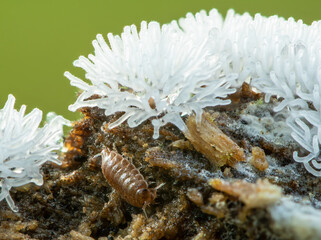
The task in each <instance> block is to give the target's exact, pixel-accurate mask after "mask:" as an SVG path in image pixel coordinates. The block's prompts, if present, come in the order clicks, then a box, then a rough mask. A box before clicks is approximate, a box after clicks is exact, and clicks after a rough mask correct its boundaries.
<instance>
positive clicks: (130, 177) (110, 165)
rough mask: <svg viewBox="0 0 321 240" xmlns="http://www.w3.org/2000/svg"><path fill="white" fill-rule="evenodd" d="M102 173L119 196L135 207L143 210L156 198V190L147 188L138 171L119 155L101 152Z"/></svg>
mask: <svg viewBox="0 0 321 240" xmlns="http://www.w3.org/2000/svg"><path fill="white" fill-rule="evenodd" d="M101 156H102V164H101V168H102V172H103V174H104V176H105V178H106V180H107V182H108V183H109V184H110V186H111V187H113V188H114V189H115V190H116V192H118V193H119V195H120V196H121V197H122V198H123V199H124V200H126V201H127V202H128V203H130V204H131V205H133V206H135V207H140V208H143V209H144V208H145V207H146V206H147V205H149V204H150V203H152V202H153V200H154V199H155V198H156V188H149V187H148V184H147V182H146V181H145V179H144V177H143V175H142V174H141V173H140V172H139V170H138V169H137V168H136V167H135V166H134V165H133V164H132V163H131V162H130V161H129V160H128V159H126V158H124V157H123V156H122V155H121V154H119V153H117V152H115V151H110V150H109V149H106V150H103V151H102V153H101Z"/></svg>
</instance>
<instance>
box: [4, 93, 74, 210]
mask: <svg viewBox="0 0 321 240" xmlns="http://www.w3.org/2000/svg"><path fill="white" fill-rule="evenodd" d="M14 103H15V98H14V97H13V96H12V95H9V96H8V101H7V102H6V104H5V106H4V108H3V109H0V187H1V193H0V201H2V200H3V199H5V200H6V201H7V203H8V205H9V207H10V208H11V209H12V210H13V211H15V212H17V211H18V208H17V207H16V206H15V204H14V202H13V200H12V198H11V196H10V193H9V191H10V189H11V188H12V187H19V186H22V185H25V184H27V183H31V182H33V183H35V184H37V185H42V184H43V177H42V175H41V174H40V172H39V170H40V167H41V166H42V165H43V164H44V163H45V162H47V161H50V162H54V163H56V164H61V162H60V160H58V158H57V154H56V152H55V151H56V150H59V149H61V147H62V141H61V137H62V135H63V129H62V126H63V125H68V124H69V121H67V120H66V119H64V118H63V117H61V116H55V117H53V118H52V119H51V120H50V121H49V122H48V123H47V124H46V125H45V126H44V127H42V128H38V127H39V124H40V122H41V120H42V111H40V110H39V109H37V108H35V109H33V110H32V111H31V112H30V113H29V114H27V115H24V114H25V110H26V106H25V105H22V106H21V108H20V110H19V111H17V110H16V109H14Z"/></svg>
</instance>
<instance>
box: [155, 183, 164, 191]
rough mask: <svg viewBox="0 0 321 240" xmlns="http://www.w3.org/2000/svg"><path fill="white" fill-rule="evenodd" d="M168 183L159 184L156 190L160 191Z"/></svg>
mask: <svg viewBox="0 0 321 240" xmlns="http://www.w3.org/2000/svg"><path fill="white" fill-rule="evenodd" d="M165 184H166V183H161V184H159V185H158V186H157V187H155V188H154V189H155V190H157V189H160V188H161V187H162V186H164V185H165Z"/></svg>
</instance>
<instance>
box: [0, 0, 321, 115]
mask: <svg viewBox="0 0 321 240" xmlns="http://www.w3.org/2000/svg"><path fill="white" fill-rule="evenodd" d="M212 8H217V9H218V10H219V11H220V12H221V13H222V14H223V15H225V14H226V11H227V10H228V9H229V8H234V9H235V11H236V12H238V13H244V12H249V13H250V14H252V15H253V14H255V13H261V14H263V15H265V16H270V15H274V14H277V15H279V16H283V17H285V18H288V17H291V16H292V17H294V18H295V19H303V21H304V22H305V23H307V24H310V23H311V22H312V21H313V20H318V19H321V10H320V9H321V1H319V0H305V1H296V0H292V1H289V0H269V1H268V0H217V1H215V0H194V1H192V0H184V1H183V0H176V1H174V0H172V1H170V0H158V1H153V0H144V1H139V0H136V1H134V0H132V1H129V0H127V1H120V0H119V1H117V0H113V1H111V0H110V1H107V0H0V57H1V58H0V81H1V85H0V108H2V107H3V105H4V103H5V102H6V100H7V96H8V94H9V93H12V94H14V96H15V97H16V99H17V103H16V108H18V107H19V106H20V105H21V104H26V105H27V106H28V110H29V111H30V110H31V109H32V108H34V107H38V108H40V109H41V110H43V111H44V112H45V113H47V112H48V111H55V112H56V113H58V114H62V115H63V116H65V117H66V118H69V119H72V120H75V119H77V118H78V117H79V115H78V114H75V113H71V112H69V111H68V109H67V107H68V105H70V104H71V103H73V102H74V101H75V100H76V94H75V93H76V90H77V89H76V88H74V87H71V86H70V84H69V80H68V79H66V78H65V77H64V76H63V73H64V71H66V70H68V71H70V72H72V73H73V74H75V75H77V76H80V77H83V72H81V71H80V70H78V69H76V68H74V67H73V66H72V62H73V61H74V60H75V59H77V58H78V57H79V56H80V55H85V56H87V55H88V54H89V53H91V52H92V51H93V48H92V46H91V41H92V40H93V39H94V38H95V36H96V34H97V33H102V34H103V35H106V34H107V33H108V32H112V33H114V34H119V33H121V32H122V29H123V27H124V26H125V25H130V24H138V25H139V23H140V22H141V21H142V20H147V21H151V20H156V21H159V22H161V23H167V22H170V21H171V20H173V19H178V18H180V17H184V16H185V15H186V13H187V12H192V13H196V12H198V11H199V10H201V9H205V10H210V9H212Z"/></svg>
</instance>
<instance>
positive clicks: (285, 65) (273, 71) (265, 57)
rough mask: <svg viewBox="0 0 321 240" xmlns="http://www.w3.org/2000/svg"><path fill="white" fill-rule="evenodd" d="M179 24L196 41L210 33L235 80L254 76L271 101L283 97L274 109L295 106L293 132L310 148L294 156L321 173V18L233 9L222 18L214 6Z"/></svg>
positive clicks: (213, 46)
mask: <svg viewBox="0 0 321 240" xmlns="http://www.w3.org/2000/svg"><path fill="white" fill-rule="evenodd" d="M172 24H173V25H174V26H177V23H176V22H175V21H174V22H173V23H172ZM179 24H180V27H181V28H182V29H183V30H184V31H185V33H187V34H188V35H190V36H191V38H193V39H196V41H197V40H198V39H200V38H204V37H206V36H207V35H208V36H210V38H209V41H208V47H209V48H210V49H211V52H212V53H213V54H215V55H217V56H219V59H220V60H219V61H220V62H221V64H222V66H223V68H224V73H225V74H228V73H237V74H239V78H238V80H237V81H236V83H237V85H236V86H240V85H241V84H242V83H243V82H244V81H245V80H246V79H247V78H249V79H250V80H251V85H252V86H253V87H255V88H257V89H259V90H260V91H262V92H264V93H266V95H265V101H266V102H268V101H269V100H270V97H271V96H272V95H274V96H277V97H280V98H281V102H280V104H279V105H278V106H277V107H275V109H274V110H275V111H281V110H282V109H283V108H285V107H286V108H288V109H289V110H290V113H291V114H290V117H289V118H288V119H287V124H288V125H289V126H290V127H291V128H292V130H293V133H292V137H293V138H294V139H295V140H296V141H297V142H298V143H299V144H300V145H301V146H302V147H303V148H304V149H306V150H307V151H308V152H310V153H309V154H308V155H307V156H305V157H299V156H298V155H299V154H298V153H297V152H295V153H294V154H293V158H294V160H295V161H297V162H302V163H304V166H305V167H306V169H307V170H308V171H309V172H310V173H312V174H313V175H315V176H321V156H320V154H321V151H320V145H321V97H320V96H321V21H318V22H313V23H312V25H311V26H308V25H305V24H303V22H302V21H301V20H299V21H297V22H295V21H294V19H293V18H289V19H288V20H285V19H283V18H279V17H277V16H272V17H269V18H266V17H263V16H261V15H260V14H256V15H255V17H254V18H252V17H251V16H249V15H248V14H247V13H245V14H243V15H238V14H235V13H234V11H233V10H229V11H228V13H227V16H226V18H225V20H223V18H222V16H221V15H220V14H219V13H218V12H217V10H216V9H213V10H211V11H210V12H209V14H208V15H207V14H206V12H205V11H201V12H199V13H196V14H195V16H193V15H192V14H190V13H189V14H187V16H186V18H182V19H180V20H179ZM224 63H225V64H224Z"/></svg>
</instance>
